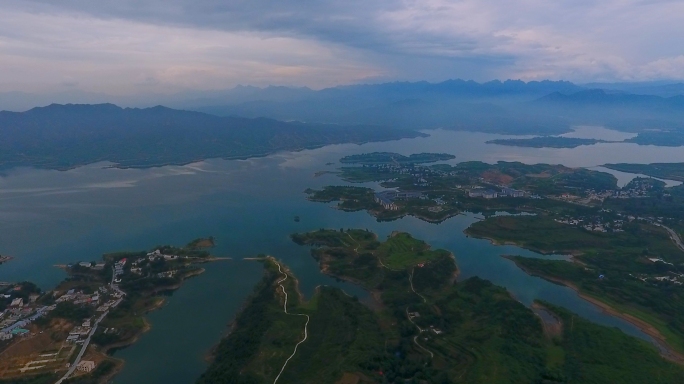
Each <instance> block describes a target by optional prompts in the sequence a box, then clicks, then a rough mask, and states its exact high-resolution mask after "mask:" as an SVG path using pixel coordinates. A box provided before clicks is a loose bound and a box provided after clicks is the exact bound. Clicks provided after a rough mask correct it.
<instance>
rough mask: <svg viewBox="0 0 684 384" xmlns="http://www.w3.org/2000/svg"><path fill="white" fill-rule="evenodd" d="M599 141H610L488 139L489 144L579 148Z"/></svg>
mask: <svg viewBox="0 0 684 384" xmlns="http://www.w3.org/2000/svg"><path fill="white" fill-rule="evenodd" d="M598 143H608V141H605V140H597V139H581V138H575V137H562V136H537V137H531V138H528V139H496V140H489V141H487V144H497V145H507V146H511V147H530V148H577V147H579V146H582V145H594V144H598Z"/></svg>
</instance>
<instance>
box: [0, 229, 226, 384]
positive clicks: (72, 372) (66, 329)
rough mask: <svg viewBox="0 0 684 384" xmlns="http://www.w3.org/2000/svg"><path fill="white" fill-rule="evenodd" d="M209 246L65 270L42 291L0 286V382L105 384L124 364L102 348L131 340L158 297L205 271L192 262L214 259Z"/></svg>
mask: <svg viewBox="0 0 684 384" xmlns="http://www.w3.org/2000/svg"><path fill="white" fill-rule="evenodd" d="M212 241H213V239H211V238H208V239H197V240H194V241H193V242H191V243H190V244H189V245H188V246H186V247H181V248H179V247H173V246H168V245H167V246H158V247H155V248H154V249H153V250H151V251H140V252H118V253H110V254H105V255H104V256H103V258H102V261H99V262H91V261H82V262H78V263H73V264H69V265H65V266H62V267H63V269H65V271H66V272H67V273H68V277H67V278H66V279H65V280H64V281H63V282H62V283H60V284H59V285H58V286H57V287H56V288H55V289H54V290H52V291H49V292H43V291H41V290H40V289H39V288H38V287H36V286H35V285H34V284H32V283H29V282H23V283H9V284H6V285H4V286H0V312H1V313H2V316H1V317H0V383H3V384H4V383H18V382H21V383H24V382H26V383H55V382H56V383H70V384H74V383H82V384H86V383H106V382H109V380H111V378H112V377H113V376H114V375H115V374H116V373H117V372H118V370H119V369H120V368H121V367H122V365H123V363H124V362H123V361H122V360H119V359H116V358H113V357H111V356H109V355H108V351H110V350H111V349H113V348H123V347H125V346H127V345H130V344H132V343H134V342H135V341H136V340H137V339H138V337H139V336H140V335H141V334H142V333H143V332H145V331H147V330H148V329H149V325H148V323H147V321H146V320H145V317H144V315H145V313H147V312H149V311H152V310H155V309H158V308H161V306H162V305H163V303H164V298H163V296H162V295H161V294H162V293H163V292H167V291H172V290H175V289H178V288H179V287H180V286H181V284H182V283H183V281H185V280H186V279H188V278H190V277H192V276H196V275H198V274H200V273H202V272H203V271H204V270H203V269H201V268H199V267H198V266H197V263H201V262H206V261H210V260H214V259H215V258H213V257H211V256H210V254H209V252H207V251H206V250H202V249H200V248H203V247H207V246H210V244H211V242H212ZM22 380H23V381H22Z"/></svg>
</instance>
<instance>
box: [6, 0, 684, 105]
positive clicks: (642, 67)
mask: <svg viewBox="0 0 684 384" xmlns="http://www.w3.org/2000/svg"><path fill="white" fill-rule="evenodd" d="M3 3H4V4H3V13H2V14H0V57H1V58H2V61H0V85H2V86H4V87H10V88H13V89H19V88H21V89H26V88H31V87H33V88H40V87H41V86H43V87H44V84H50V79H54V78H63V77H65V76H70V77H72V78H74V79H75V81H78V83H79V86H80V87H81V88H83V89H87V90H90V91H102V92H119V93H125V92H133V91H135V90H136V89H137V88H139V87H145V88H148V89H149V88H153V89H156V90H159V91H172V90H179V89H188V88H192V89H206V88H210V89H217V88H221V87H228V86H232V85H235V84H238V83H249V84H256V85H264V84H274V83H277V84H297V85H307V86H312V87H319V88H320V87H325V86H331V85H336V84H344V83H353V82H358V81H363V80H373V79H376V80H381V79H382V80H395V79H400V80H404V79H406V80H418V79H427V80H432V81H438V80H443V79H447V78H456V77H460V78H472V79H476V80H487V79H491V78H495V77H496V78H522V79H528V80H531V79H542V78H551V79H568V80H573V81H579V82H582V81H596V80H601V81H610V80H649V79H662V78H679V79H681V78H682V77H683V76H684V74H682V70H681V59H679V58H680V57H681V52H682V50H683V48H684V47H683V46H682V44H683V43H682V41H681V39H680V37H681V36H682V35H684V16H683V15H684V2H681V1H666V0H660V1H655V0H650V1H649V0H601V1H599V0H557V1H547V0H518V1H510V0H489V1H486V2H485V1H481V0H375V1H365V0H364V1H361V0H347V1H338V0H318V1H315V2H303V1H301V0H281V1H277V2H273V1H265V0H252V1H247V0H233V1H225V0H193V1H190V0H165V1H161V0H147V1H137V0H136V1H133V0H119V1H115V2H93V1H88V0H61V1H59V2H54V1H47V0H21V1H18V0H5V1H3Z"/></svg>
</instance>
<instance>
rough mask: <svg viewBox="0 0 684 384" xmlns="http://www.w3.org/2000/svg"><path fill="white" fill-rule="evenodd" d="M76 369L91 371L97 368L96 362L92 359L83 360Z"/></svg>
mask: <svg viewBox="0 0 684 384" xmlns="http://www.w3.org/2000/svg"><path fill="white" fill-rule="evenodd" d="M76 369H78V370H79V371H83V372H90V371H92V370H93V369H95V362H94V361H91V360H83V361H81V362H80V363H78V365H77V366H76Z"/></svg>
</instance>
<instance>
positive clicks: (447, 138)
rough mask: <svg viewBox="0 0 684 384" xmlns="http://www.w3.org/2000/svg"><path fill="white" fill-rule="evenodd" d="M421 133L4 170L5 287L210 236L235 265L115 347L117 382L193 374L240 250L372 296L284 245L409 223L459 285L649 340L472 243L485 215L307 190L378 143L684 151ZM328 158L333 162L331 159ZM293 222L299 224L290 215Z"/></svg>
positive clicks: (583, 161)
mask: <svg viewBox="0 0 684 384" xmlns="http://www.w3.org/2000/svg"><path fill="white" fill-rule="evenodd" d="M426 133H428V134H430V137H427V138H417V139H405V140H399V141H393V142H385V143H368V144H363V145H354V144H344V145H332V146H327V147H323V148H319V149H314V150H306V151H301V152H288V153H279V154H275V155H272V156H268V157H263V158H255V159H249V160H231V161H226V160H218V159H210V160H206V161H202V162H198V163H194V164H189V165H186V166H166V167H160V168H151V169H118V168H113V167H111V166H110V165H109V164H105V163H98V164H91V165H88V166H84V167H79V168H76V169H72V170H69V171H50V170H39V169H31V168H20V169H14V170H11V171H8V172H5V173H4V174H3V175H2V176H1V177H0V254H7V255H12V256H15V259H14V260H12V261H10V262H8V263H6V264H3V265H2V266H0V281H7V280H9V281H16V280H31V281H34V282H36V283H38V284H39V285H40V286H41V287H43V288H44V289H51V288H52V287H54V285H55V284H57V283H58V282H59V281H61V280H62V279H63V277H64V275H63V273H62V271H61V270H59V269H57V268H54V267H53V265H54V264H62V263H68V262H74V261H80V260H98V259H100V257H101V255H102V254H103V253H105V252H111V251H119V250H140V249H150V248H152V247H154V246H155V245H158V244H173V245H183V244H185V243H187V242H188V241H190V240H192V239H194V238H197V237H202V236H214V237H216V239H217V245H216V247H215V249H214V250H213V253H214V254H215V255H217V256H228V257H232V258H233V260H230V261H221V262H216V263H212V264H209V265H206V269H207V272H206V273H205V274H203V275H201V276H199V277H196V278H193V279H191V280H189V281H187V282H186V284H185V285H184V286H183V287H182V288H181V289H179V290H178V291H176V292H175V293H173V295H171V296H170V297H168V301H167V305H166V306H165V307H164V308H162V309H161V310H159V311H156V312H153V313H151V314H150V315H149V320H150V323H151V325H152V329H151V331H150V332H148V333H146V334H144V335H143V336H142V337H141V339H140V340H139V342H138V343H136V344H135V345H133V346H131V347H129V348H126V349H123V350H121V351H118V352H117V353H116V355H115V356H116V357H119V358H122V359H124V360H125V361H126V365H125V367H124V369H123V371H122V372H121V373H120V374H119V375H118V376H117V377H116V378H115V379H114V382H115V383H151V384H156V383H189V382H192V381H193V380H194V379H196V378H197V377H198V376H199V375H200V374H201V373H202V372H203V371H204V369H205V368H206V366H207V363H206V362H205V360H204V357H205V355H206V354H207V352H208V351H209V350H210V348H211V347H212V346H213V345H215V344H216V343H217V342H218V341H219V338H220V337H221V335H223V334H224V333H225V331H226V326H227V324H228V323H229V322H230V321H231V320H232V318H233V317H234V316H235V314H236V312H237V311H238V310H239V308H240V306H241V305H242V304H243V302H244V300H245V298H246V297H247V296H248V295H249V293H250V292H251V289H252V287H253V285H254V284H255V283H256V282H257V281H258V280H259V279H260V277H261V273H262V272H261V265H260V264H258V263H256V262H250V261H242V260H240V259H242V258H244V257H251V256H255V255H257V254H260V253H264V254H270V255H273V256H274V257H276V258H278V259H280V260H282V261H283V262H284V263H286V264H287V265H288V266H289V267H290V268H291V269H292V271H293V272H294V273H295V274H296V275H297V277H298V278H299V279H300V287H301V289H302V291H303V292H304V293H305V295H311V294H312V292H313V291H314V289H315V287H316V286H317V285H320V284H328V285H334V286H338V287H340V288H342V289H344V290H345V291H346V292H348V293H349V294H353V295H358V296H360V297H364V296H366V294H365V292H364V291H363V290H362V289H360V288H358V287H356V286H354V285H351V284H347V283H341V282H337V281H335V280H334V279H331V278H329V277H327V276H325V275H322V274H321V273H320V271H319V269H318V266H317V263H316V262H315V261H314V260H313V258H312V257H311V255H310V252H309V249H308V248H306V247H300V246H297V245H296V244H294V243H293V242H292V241H290V239H289V235H290V234H291V233H293V232H301V231H310V230H315V229H318V228H364V229H365V228H367V229H370V230H373V231H375V232H377V233H378V234H379V235H380V236H381V237H382V236H387V235H389V234H390V233H391V232H392V231H395V230H401V231H408V232H410V233H412V234H414V235H415V236H416V237H418V238H421V239H423V240H425V241H427V242H429V243H430V244H432V245H433V247H439V248H445V249H448V250H450V251H452V252H453V253H454V254H455V255H456V260H457V263H458V265H459V268H460V269H461V277H460V278H462V279H463V278H468V277H470V276H480V277H482V278H485V279H489V280H491V281H493V282H494V283H495V284H498V285H502V286H505V287H506V288H507V289H508V290H509V291H510V292H511V293H512V294H513V295H514V296H515V297H516V298H517V299H518V300H520V301H521V302H523V303H525V304H527V305H529V304H530V303H531V302H532V301H533V300H534V299H536V298H540V299H544V300H547V301H550V302H552V303H556V304H559V305H562V306H565V307H567V308H569V309H570V310H572V311H574V312H577V313H579V314H580V315H582V316H584V317H586V318H589V319H591V320H593V321H596V322H598V323H601V324H605V325H610V326H616V327H619V328H620V329H622V330H623V331H625V332H627V333H629V334H632V335H635V336H639V337H642V338H645V339H647V336H645V335H643V334H642V333H641V332H640V331H639V330H638V329H636V328H635V327H634V326H632V325H630V324H628V323H626V322H624V321H621V320H619V319H615V318H613V317H610V316H607V315H605V314H603V313H602V312H601V311H600V310H599V309H597V308H596V307H594V306H593V305H591V304H589V303H587V302H586V301H584V300H581V299H580V298H579V297H578V296H577V295H576V294H575V293H574V292H573V291H572V290H570V289H568V288H565V287H561V286H558V285H555V284H552V283H549V282H547V281H545V280H542V279H539V278H536V277H532V276H528V275H527V274H525V273H523V272H522V271H520V270H519V269H518V268H517V267H516V266H515V265H514V264H513V263H512V262H510V261H509V260H507V259H504V258H502V257H501V255H502V254H520V255H524V256H529V257H547V256H541V255H538V254H535V253H533V252H530V251H526V250H522V249H520V248H517V247H514V246H493V245H491V244H490V243H489V242H488V241H485V240H478V239H473V238H468V237H466V236H465V235H464V234H463V230H464V229H465V228H467V227H468V226H469V225H470V224H471V223H473V222H474V221H475V220H477V218H476V217H474V216H473V215H460V216H457V217H454V218H451V219H449V220H447V221H445V222H444V223H441V224H439V225H436V224H429V223H425V222H422V221H420V220H417V219H414V218H411V217H408V218H404V219H401V220H397V221H393V222H385V223H378V222H376V221H375V219H374V218H373V217H371V216H370V215H368V214H367V213H365V212H355V213H345V212H341V211H338V210H335V209H332V208H331V205H328V204H319V203H312V202H308V201H307V200H306V199H305V197H306V195H305V194H304V193H303V190H304V189H306V188H318V187H322V186H324V185H329V184H344V183H342V182H341V181H340V180H339V179H338V178H337V177H336V176H335V175H331V174H327V175H324V176H321V177H314V173H315V172H317V171H322V170H334V169H335V168H336V167H338V166H339V163H338V159H339V158H341V157H342V156H345V155H350V154H358V153H364V152H372V151H392V152H398V153H401V154H404V155H409V154H411V153H417V152H446V153H451V154H453V155H455V156H456V159H455V160H453V161H449V163H457V162H460V161H466V160H482V161H486V162H495V161H500V160H505V161H521V162H525V163H541V162H543V163H552V164H564V165H567V166H574V167H593V166H598V165H602V164H605V163H617V162H636V163H650V162H684V151H682V150H681V149H680V148H663V147H652V146H637V145H636V144H630V143H605V144H598V145H594V146H582V147H578V148H572V149H549V148H542V149H537V148H517V147H509V146H498V145H491V144H485V142H486V141H487V140H492V139H497V138H508V137H510V136H503V135H492V134H483V133H472V132H454V131H446V130H433V131H426ZM601 134H602V135H603V134H605V132H603V133H601ZM328 162H332V163H334V165H329V166H326V165H325V164H326V163H328ZM295 216H300V218H301V221H300V222H295V221H294V217H295ZM553 257H561V256H553Z"/></svg>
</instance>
